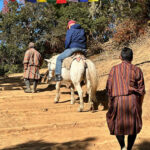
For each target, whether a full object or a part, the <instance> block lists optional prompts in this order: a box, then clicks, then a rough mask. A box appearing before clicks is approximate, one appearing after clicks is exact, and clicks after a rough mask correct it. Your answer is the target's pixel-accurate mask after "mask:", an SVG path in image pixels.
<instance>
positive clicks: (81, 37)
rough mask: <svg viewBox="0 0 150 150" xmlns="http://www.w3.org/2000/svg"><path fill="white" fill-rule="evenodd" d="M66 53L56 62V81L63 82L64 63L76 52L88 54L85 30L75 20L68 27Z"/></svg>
mask: <svg viewBox="0 0 150 150" xmlns="http://www.w3.org/2000/svg"><path fill="white" fill-rule="evenodd" d="M67 29H68V30H67V33H66V41H65V49H66V50H65V51H64V52H63V53H61V54H60V55H59V56H58V58H57V61H56V69H55V80H56V81H61V80H62V77H61V67H62V61H63V60H64V59H65V58H67V57H69V56H71V55H72V54H73V53H74V52H77V51H80V52H82V53H86V35H85V31H84V29H82V28H81V26H80V25H79V24H76V22H75V21H74V20H70V21H69V22H68V26H67Z"/></svg>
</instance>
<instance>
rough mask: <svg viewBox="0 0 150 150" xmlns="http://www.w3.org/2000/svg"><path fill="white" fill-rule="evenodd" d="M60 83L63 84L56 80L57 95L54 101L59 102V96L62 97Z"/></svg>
mask: <svg viewBox="0 0 150 150" xmlns="http://www.w3.org/2000/svg"><path fill="white" fill-rule="evenodd" d="M60 85H61V82H60V81H58V82H56V97H55V100H54V103H58V102H59V98H60Z"/></svg>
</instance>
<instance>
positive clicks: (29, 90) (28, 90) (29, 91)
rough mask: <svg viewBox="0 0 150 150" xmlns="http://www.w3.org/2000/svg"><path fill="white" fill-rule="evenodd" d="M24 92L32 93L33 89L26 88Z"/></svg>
mask: <svg viewBox="0 0 150 150" xmlns="http://www.w3.org/2000/svg"><path fill="white" fill-rule="evenodd" d="M24 92H25V93H32V91H31V89H25V90H24Z"/></svg>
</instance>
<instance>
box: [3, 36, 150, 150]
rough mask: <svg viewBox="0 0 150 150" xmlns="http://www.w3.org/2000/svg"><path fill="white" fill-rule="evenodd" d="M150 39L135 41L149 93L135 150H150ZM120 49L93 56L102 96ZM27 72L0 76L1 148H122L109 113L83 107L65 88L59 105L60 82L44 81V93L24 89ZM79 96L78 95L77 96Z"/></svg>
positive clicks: (73, 149) (145, 101)
mask: <svg viewBox="0 0 150 150" xmlns="http://www.w3.org/2000/svg"><path fill="white" fill-rule="evenodd" d="M149 43H150V39H149V38H148V39H147V40H146V41H145V42H144V43H142V44H141V43H140V42H139V44H135V45H132V48H133V50H134V54H135V57H134V61H133V63H134V64H137V65H139V66H140V67H141V68H142V70H143V72H144V77H145V83H146V91H147V94H146V96H145V99H144V104H143V129H142V131H141V133H140V134H139V135H138V137H137V140H136V142H135V145H134V148H133V149H134V150H150V119H149V118H150V112H149V110H150V109H149V107H150V100H149V97H150V74H149V73H150V54H149V51H150V44H149ZM118 56H119V52H115V53H114V54H113V55H110V54H109V52H104V53H103V54H102V55H99V56H98V55H97V56H93V57H92V58H91V59H93V61H94V62H95V64H96V66H97V71H98V76H99V87H98V92H97V93H98V99H99V100H101V101H104V100H105V97H106V96H105V91H104V89H105V84H106V79H107V74H108V72H109V70H110V68H111V67H112V66H113V65H115V64H117V63H119V62H120V60H119V59H118ZM21 75H22V74H15V75H11V76H9V78H7V79H3V78H2V79H0V89H1V91H0V149H1V150H120V149H119V145H118V143H117V141H116V139H115V137H114V136H111V135H109V131H108V128H107V124H106V118H105V116H106V112H107V110H103V107H102V106H99V111H98V112H96V113H91V112H87V111H86V110H87V109H88V105H87V103H86V104H85V112H82V113H79V112H77V108H78V106H79V104H78V101H77V102H76V104H75V105H71V104H70V91H69V89H67V88H65V87H62V89H61V92H62V94H61V99H60V103H58V104H54V103H53V100H54V96H55V88H54V84H52V85H48V84H40V85H39V86H38V90H39V93H34V94H30V93H29V94H26V93H24V91H23V86H24V83H23V80H22V79H21ZM76 98H78V96H77V95H76Z"/></svg>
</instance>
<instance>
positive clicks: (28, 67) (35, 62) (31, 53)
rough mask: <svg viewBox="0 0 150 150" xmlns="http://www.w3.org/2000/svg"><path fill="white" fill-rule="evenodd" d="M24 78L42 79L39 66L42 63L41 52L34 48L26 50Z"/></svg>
mask: <svg viewBox="0 0 150 150" xmlns="http://www.w3.org/2000/svg"><path fill="white" fill-rule="evenodd" d="M23 64H24V78H25V79H35V80H38V79H40V73H39V68H40V66H41V64H42V58H41V54H40V53H39V52H38V51H36V50H35V49H34V48H30V49H29V50H27V51H26V53H25V56H24V60H23Z"/></svg>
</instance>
